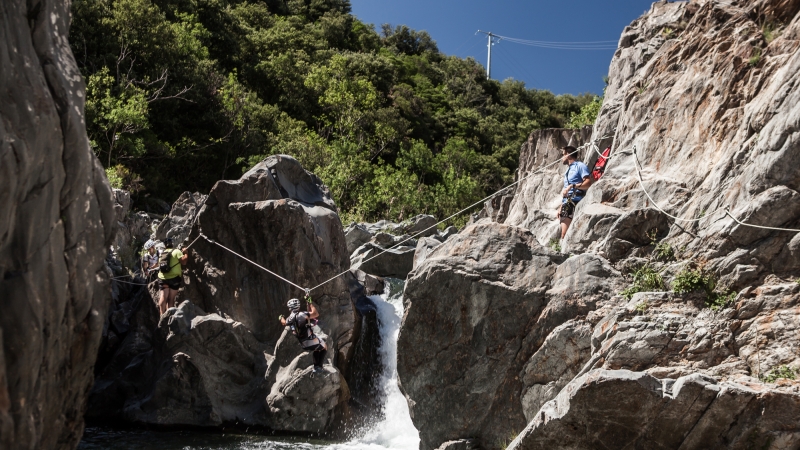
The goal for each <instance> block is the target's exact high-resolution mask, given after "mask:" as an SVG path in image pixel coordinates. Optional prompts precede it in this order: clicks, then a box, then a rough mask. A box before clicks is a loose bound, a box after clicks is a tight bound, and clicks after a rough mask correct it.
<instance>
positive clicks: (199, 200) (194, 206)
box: [156, 191, 208, 245]
mask: <svg viewBox="0 0 800 450" xmlns="http://www.w3.org/2000/svg"><path fill="white" fill-rule="evenodd" d="M207 198H208V196H207V195H203V194H201V193H199V192H195V193H191V192H188V191H186V192H184V193H183V194H181V196H180V197H178V200H176V201H175V203H173V204H172V209H170V211H169V215H167V216H166V217H165V218H164V220H162V221H161V223H159V224H158V229H157V230H156V239H158V240H161V241H163V240H164V239H166V238H171V239H172V240H173V242H174V243H175V245H179V244H180V243H181V242H183V240H184V239H186V238H187V237H188V236H189V232H190V231H191V230H192V225H194V221H195V219H196V218H197V213H199V212H200V208H202V207H203V205H204V204H205V202H206V199H207Z"/></svg>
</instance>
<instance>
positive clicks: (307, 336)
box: [278, 291, 328, 373]
mask: <svg viewBox="0 0 800 450" xmlns="http://www.w3.org/2000/svg"><path fill="white" fill-rule="evenodd" d="M305 300H306V302H307V304H308V311H300V300H298V299H296V298H293V299H291V300H289V302H288V303H286V306H288V307H289V311H291V313H290V314H289V317H287V318H284V317H283V314H281V315H280V316H278V320H280V322H281V325H283V326H284V327H285V326H287V325H288V326H289V328H290V330H291V331H292V334H294V335H295V337H297V340H298V341H300V346H301V347H303V350H305V351H307V352H313V353H312V356H313V357H314V373H321V372H322V371H323V370H322V363H323V362H324V361H325V354H326V353H327V352H328V346H327V345H326V344H325V341H324V340H322V338H320V337H319V336H317V335H316V334H314V325H315V324H316V322H317V320H316V319H317V317H319V311H318V310H317V307H316V306H315V305H314V304H313V303H312V302H311V295H310V294H309V293H308V291H306V297H305Z"/></svg>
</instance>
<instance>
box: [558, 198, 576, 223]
mask: <svg viewBox="0 0 800 450" xmlns="http://www.w3.org/2000/svg"><path fill="white" fill-rule="evenodd" d="M576 204H577V202H566V203H562V204H561V213H560V214H559V217H561V218H562V219H572V215H573V214H575V205H576Z"/></svg>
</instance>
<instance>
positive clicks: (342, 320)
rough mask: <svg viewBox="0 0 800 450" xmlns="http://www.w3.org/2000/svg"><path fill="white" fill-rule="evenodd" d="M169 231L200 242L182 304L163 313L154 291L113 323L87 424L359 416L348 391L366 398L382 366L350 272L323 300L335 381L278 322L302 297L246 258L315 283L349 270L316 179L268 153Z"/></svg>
mask: <svg viewBox="0 0 800 450" xmlns="http://www.w3.org/2000/svg"><path fill="white" fill-rule="evenodd" d="M164 223H167V224H168V225H163V224H164ZM161 224H162V225H160V226H159V228H158V232H159V233H161V234H162V235H165V236H180V235H181V233H184V235H187V234H188V240H189V241H191V242H194V244H193V246H192V247H191V249H190V259H189V262H188V264H187V266H186V269H185V271H184V280H185V282H186V286H185V289H184V291H183V292H182V293H181V295H180V297H179V298H178V303H179V305H178V306H177V307H176V308H171V309H170V310H169V311H168V312H167V313H166V314H164V315H163V316H162V317H158V313H157V310H156V307H155V304H154V299H155V298H156V296H157V291H156V287H155V284H152V285H151V286H150V288H149V291H148V290H147V289H140V290H138V291H135V290H132V291H130V296H131V298H130V299H126V301H124V302H122V304H121V305H120V307H119V310H120V311H121V312H122V314H121V316H124V318H125V320H124V321H122V320H121V321H120V323H122V326H121V327H120V326H118V324H117V322H115V317H113V316H112V317H110V320H109V322H110V324H109V327H110V329H112V330H115V331H119V329H120V328H123V329H124V330H125V331H124V332H119V333H117V334H118V335H119V336H120V340H121V342H120V343H119V344H118V345H117V346H113V348H112V347H109V350H107V351H106V353H105V354H104V358H103V364H102V367H100V370H99V371H98V376H97V380H96V383H95V386H94V388H93V390H92V394H91V397H90V406H89V410H88V413H87V416H88V417H89V418H91V419H92V420H94V421H114V422H129V423H130V422H133V423H147V424H157V425H192V426H212V427H213V426H219V425H222V424H237V423H238V424H239V425H244V426H252V425H255V426H261V427H266V428H268V429H271V430H277V431H285V432H295V433H325V432H331V431H332V430H334V429H337V427H339V426H341V425H342V424H343V423H344V422H345V421H347V420H349V419H350V418H351V416H350V409H351V408H350V406H351V405H350V403H349V402H348V400H349V399H350V397H351V391H350V384H351V383H353V384H354V386H355V387H356V391H355V392H354V393H353V394H354V395H355V396H356V397H357V398H359V399H360V398H364V397H365V396H366V395H367V392H365V391H366V390H369V389H371V388H372V386H371V384H370V377H369V376H368V374H364V373H363V371H364V370H372V369H374V365H375V363H376V362H375V361H372V360H371V359H370V355H372V354H373V353H374V351H373V349H372V348H371V347H370V346H369V345H368V344H367V343H364V342H359V341H360V340H366V341H369V340H371V339H373V338H374V336H372V335H371V334H370V333H372V334H374V333H376V332H377V328H376V327H375V326H374V311H373V314H372V315H371V316H370V314H369V312H370V301H369V299H367V298H366V297H365V294H366V293H367V292H365V290H364V288H363V287H362V286H361V284H360V283H359V280H358V279H356V276H354V275H352V274H349V273H348V274H347V275H346V276H341V277H338V278H336V279H334V280H332V281H331V282H330V283H327V284H325V285H324V286H321V287H320V288H319V289H317V290H315V291H313V298H314V302H315V303H316V305H317V307H318V308H319V310H320V314H321V321H320V324H319V327H317V328H316V330H315V331H316V333H317V334H319V335H320V336H322V337H324V338H325V340H326V341H327V343H328V357H327V361H326V365H325V370H326V373H325V374H321V375H317V376H314V374H313V373H312V372H311V356H310V354H307V353H305V352H302V351H301V348H300V346H299V344H298V342H297V340H296V339H295V338H294V337H293V336H292V335H291V334H290V333H289V332H288V331H287V330H285V329H284V327H282V326H281V325H280V323H279V322H278V315H279V314H283V315H287V314H288V310H287V308H286V301H287V300H288V299H289V298H292V297H302V295H303V292H302V291H301V290H300V289H298V288H296V287H293V286H291V285H290V284H288V283H286V282H285V281H282V280H280V279H278V278H276V277H275V276H273V275H271V274H269V273H267V272H265V271H264V270H262V269H260V268H258V267H257V266H255V265H254V264H253V263H252V262H248V261H247V260H245V259H244V258H247V259H249V260H251V261H253V262H256V263H258V264H260V265H262V266H264V267H266V268H267V269H269V270H271V271H273V272H275V273H278V274H280V275H281V276H283V277H285V278H286V279H288V280H291V281H292V282H294V283H296V284H299V285H301V286H309V287H313V286H315V285H316V284H318V283H319V282H322V281H324V280H327V279H329V278H331V277H333V276H334V275H336V274H338V273H341V272H342V271H345V270H346V269H347V268H348V266H349V260H348V252H347V245H346V241H345V235H344V231H343V229H342V225H341V222H340V221H339V217H338V214H337V209H336V206H335V205H334V203H333V201H332V200H331V199H330V195H329V194H328V192H327V188H326V187H325V186H324V185H323V184H322V183H321V182H320V180H319V179H318V178H317V177H316V176H314V175H313V174H311V173H309V172H307V171H305V170H304V169H303V168H302V166H301V165H300V164H299V163H298V162H297V161H296V160H294V159H293V158H291V157H288V156H285V155H278V156H271V157H269V158H267V159H266V160H265V161H263V162H262V163H260V164H258V165H256V166H255V167H253V168H252V169H251V170H250V171H248V172H247V173H246V174H244V175H243V176H242V177H241V178H240V179H239V180H222V181H219V182H218V183H217V184H216V185H215V186H214V188H213V189H212V190H211V192H210V193H209V195H208V196H207V197H205V196H199V195H190V194H188V193H187V194H184V195H183V196H181V198H180V199H179V200H178V201H177V202H176V203H175V205H174V206H173V208H172V213H171V214H170V215H169V216H168V217H166V218H165V219H164V221H162V222H161ZM187 229H188V230H190V231H189V232H186V231H185V230H187ZM201 233H202V235H203V236H204V237H200V235H201ZM198 238H199V239H198ZM213 242H216V243H219V244H220V245H221V246H220V245H217V244H215V243H213ZM222 246H224V247H225V248H223V247H222ZM232 252H235V253H236V254H238V255H241V256H237V255H235V254H234V253H232ZM356 275H357V276H358V277H359V279H361V280H362V281H363V282H364V283H365V284H368V285H370V286H372V288H373V290H374V289H380V287H379V286H377V283H376V282H375V281H376V280H372V279H369V277H368V276H367V275H366V274H364V273H357V274H356ZM125 305H127V306H125ZM373 309H374V307H373ZM370 317H371V319H370ZM109 335H110V334H109ZM378 365H379V362H378ZM362 403H363V402H362Z"/></svg>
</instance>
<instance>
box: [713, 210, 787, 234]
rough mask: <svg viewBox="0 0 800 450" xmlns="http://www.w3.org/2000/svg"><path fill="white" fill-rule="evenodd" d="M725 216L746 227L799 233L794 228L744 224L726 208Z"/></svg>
mask: <svg viewBox="0 0 800 450" xmlns="http://www.w3.org/2000/svg"><path fill="white" fill-rule="evenodd" d="M725 214H727V215H728V217H730V218H731V219H733V220H734V221H735V222H736V223H738V224H739V225H744V226H746V227H752V228H761V229H763V230H775V231H789V232H795V233H800V230H795V229H794V228H778V227H765V226H762V225H753V224H750V223H744V222H742V221H741V220H739V219H737V218H736V217H733V215H732V214H731V212H730V210H729V209H728V208H725Z"/></svg>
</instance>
